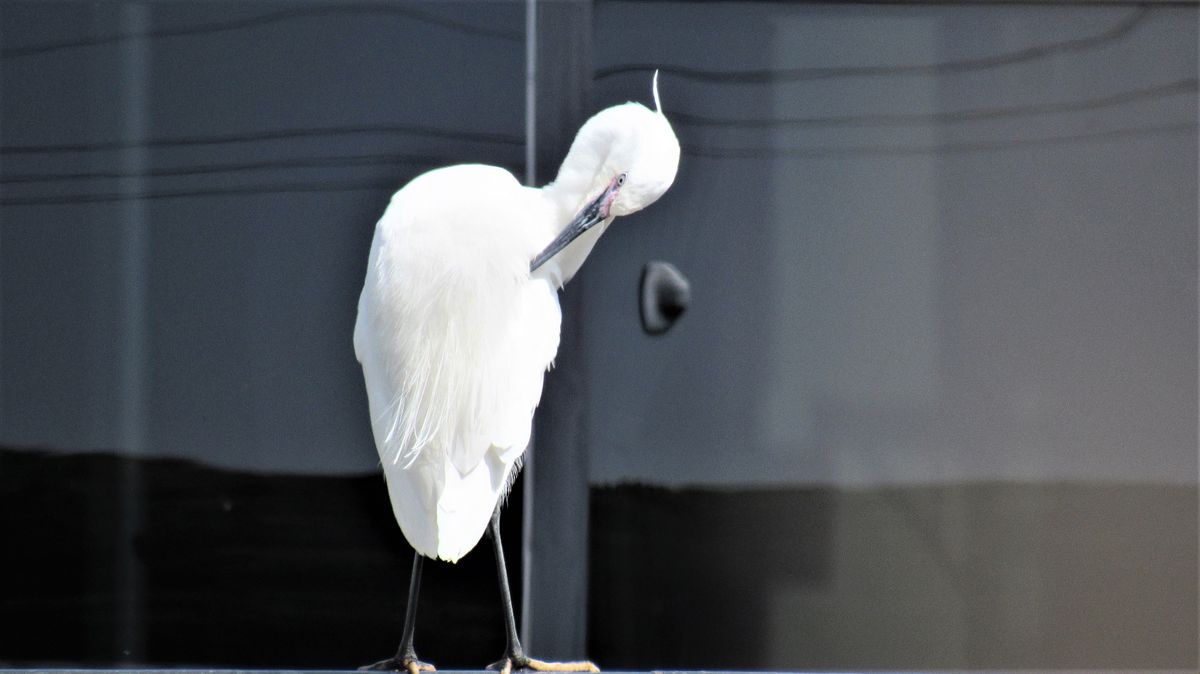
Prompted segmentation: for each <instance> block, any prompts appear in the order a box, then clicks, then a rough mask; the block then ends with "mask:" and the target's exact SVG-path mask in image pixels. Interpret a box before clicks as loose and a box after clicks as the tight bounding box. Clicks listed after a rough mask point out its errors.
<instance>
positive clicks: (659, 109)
mask: <svg viewBox="0 0 1200 674" xmlns="http://www.w3.org/2000/svg"><path fill="white" fill-rule="evenodd" d="M653 89H654V109H655V111H657V112H658V114H660V115H661V114H663V111H662V101H660V100H658V68H655V69H654V85H653Z"/></svg>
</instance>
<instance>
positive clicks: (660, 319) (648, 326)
mask: <svg viewBox="0 0 1200 674" xmlns="http://www.w3.org/2000/svg"><path fill="white" fill-rule="evenodd" d="M640 295H641V305H642V329H643V330H645V331H646V334H648V335H661V334H663V333H664V332H666V331H667V330H670V329H671V326H672V325H675V321H677V320H679V317H680V316H682V315H683V312H684V311H686V310H687V308H688V303H689V302H691V300H692V289H691V285H690V284H689V283H688V280H687V277H685V276H684V275H683V274H682V273H680V271H679V270H678V269H676V268H675V265H673V264H671V263H670V262H662V261H659V260H653V261H651V262H647V263H646V266H645V267H644V268H643V269H642V289H641V293H640Z"/></svg>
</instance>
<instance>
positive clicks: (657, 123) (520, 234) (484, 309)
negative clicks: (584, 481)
mask: <svg viewBox="0 0 1200 674" xmlns="http://www.w3.org/2000/svg"><path fill="white" fill-rule="evenodd" d="M657 97H658V95H657V89H656V90H655V100H656V104H657ZM678 161H679V145H678V142H677V141H676V139H675V135H674V133H673V132H672V130H671V127H670V124H669V123H668V122H667V120H666V118H665V117H664V116H663V115H662V112H661V108H660V109H659V111H658V112H654V111H651V110H649V109H647V108H645V107H644V106H642V105H640V104H636V103H627V104H625V105H620V106H616V107H613V108H608V109H607V110H604V111H602V112H600V113H598V114H597V115H596V116H594V117H592V118H591V119H590V120H589V121H588V122H587V123H586V124H585V125H584V126H583V128H582V129H581V130H580V132H579V134H578V135H577V136H576V138H575V141H574V143H573V144H572V146H571V150H570V152H569V153H568V155H567V158H566V160H565V161H564V162H563V165H562V168H561V169H560V171H559V174H558V177H557V179H556V180H555V182H554V183H552V184H550V185H547V186H546V187H544V188H541V189H534V188H528V187H523V186H521V185H520V184H519V183H518V182H517V180H516V179H515V178H514V177H513V176H512V175H511V174H510V173H508V172H507V171H505V170H503V169H500V168H496V167H491V166H482V165H462V166H451V167H448V168H442V169H437V170H434V171H430V172H428V173H425V174H423V175H421V176H418V177H417V178H415V179H413V180H412V181H411V182H410V183H408V184H407V185H406V186H405V187H404V188H403V189H401V190H400V191H399V192H397V193H396V194H395V195H394V196H393V197H392V200H391V203H390V204H389V206H388V208H387V210H386V211H385V212H384V214H383V217H382V218H381V219H380V220H379V223H378V224H377V225H376V228H375V237H374V240H373V241H372V244H371V252H370V257H369V259H368V263H367V275H366V281H365V283H364V285H363V290H362V295H361V297H360V298H359V304H358V320H357V323H356V325H355V329H354V350H355V354H356V355H357V357H358V360H359V362H360V363H362V366H363V376H364V378H365V380H366V386H367V397H368V399H369V403H370V413H371V427H372V430H373V432H374V437H375V444H376V447H377V449H378V450H379V457H380V462H381V463H382V465H383V469H384V474H385V476H386V478H387V484H388V491H389V494H390V496H391V502H392V508H393V511H394V512H395V516H396V521H397V522H398V523H399V524H400V528H401V530H402V531H403V532H404V535H405V537H406V538H407V539H408V541H409V543H410V544H412V546H413V548H414V549H415V550H416V551H417V552H418V553H420V554H422V555H424V556H426V557H431V558H440V559H444V560H448V561H457V560H458V559H460V558H461V557H462V556H463V555H465V554H466V553H467V552H469V551H470V550H471V549H472V548H473V547H475V545H476V543H478V542H479V539H480V538H481V537H482V535H483V532H484V531H485V529H486V528H487V525H488V522H489V519H490V517H491V515H492V512H493V510H494V509H495V508H496V504H497V502H498V501H499V499H500V498H502V497H503V496H504V494H505V493H506V491H507V489H508V487H509V485H510V483H511V481H512V479H513V478H514V477H515V473H516V470H517V467H518V463H519V461H520V458H521V455H522V453H523V452H524V451H525V447H526V445H527V444H528V442H529V435H530V428H531V419H532V415H533V410H534V408H535V407H536V405H537V403H538V400H539V398H540V397H541V393H542V378H543V374H544V372H545V371H546V369H547V368H548V367H549V366H550V364H551V363H552V361H553V360H554V355H555V353H556V351H557V349H558V340H559V325H560V319H561V313H560V310H559V305H558V296H557V290H558V288H559V287H561V285H562V284H563V283H565V282H566V281H568V280H569V279H570V278H571V277H572V276H573V275H574V274H575V272H576V271H577V270H578V268H579V266H580V265H581V264H582V263H583V260H584V258H586V257H587V254H588V253H589V252H590V251H591V249H592V246H593V245H595V243H596V240H597V239H598V238H599V237H600V235H601V234H602V233H603V231H604V229H605V228H606V227H607V226H608V224H609V223H610V222H611V221H612V217H613V216H615V215H625V214H628V213H632V212H634V211H636V210H638V209H640V208H642V207H644V206H646V205H648V204H649V203H652V202H653V201H654V200H656V199H657V198H658V197H659V196H661V195H662V193H663V192H665V191H666V189H667V188H668V187H669V186H670V185H671V183H672V181H673V180H674V178H675V170H676V167H677V165H678ZM618 178H619V180H618ZM598 195H599V196H598ZM606 195H607V196H606ZM598 198H599V199H601V201H603V202H604V203H603V204H602V209H603V212H602V213H601V214H600V215H601V216H602V217H601V221H600V222H598V224H596V225H595V226H594V227H592V228H590V229H588V230H587V231H585V232H583V233H582V234H580V235H578V237H577V238H575V239H574V240H573V241H571V242H570V243H569V244H568V245H566V247H565V248H564V249H562V250H561V252H558V253H557V254H556V255H554V256H553V257H551V258H550V259H549V260H548V261H547V262H546V263H545V264H544V265H543V266H541V267H540V268H539V269H537V271H535V272H533V273H531V272H530V261H531V260H533V259H534V258H535V257H537V256H538V254H539V253H540V252H542V251H544V250H545V249H546V248H547V246H548V245H550V244H551V242H552V241H555V240H556V237H559V235H560V234H561V233H562V232H563V231H564V228H566V227H569V226H571V225H572V224H574V223H575V222H577V221H578V220H579V217H577V216H576V214H577V213H578V214H580V216H582V214H581V213H580V211H581V210H582V209H584V208H585V207H586V206H587V205H588V204H589V202H590V201H591V202H594V201H595V200H596V199H598ZM573 218H574V220H573ZM548 451H553V450H552V449H550V450H548Z"/></svg>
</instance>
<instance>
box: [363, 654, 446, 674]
mask: <svg viewBox="0 0 1200 674" xmlns="http://www.w3.org/2000/svg"><path fill="white" fill-rule="evenodd" d="M358 671H360V672H401V673H406V674H420V673H421V672H436V671H437V667H434V666H433V665H431V664H429V663H428V662H421V661H420V660H418V659H416V658H415V657H407V658H400V657H391V658H388V659H387V660H380V661H379V662H376V663H375V664H373V665H367V666H365V667H359V668H358Z"/></svg>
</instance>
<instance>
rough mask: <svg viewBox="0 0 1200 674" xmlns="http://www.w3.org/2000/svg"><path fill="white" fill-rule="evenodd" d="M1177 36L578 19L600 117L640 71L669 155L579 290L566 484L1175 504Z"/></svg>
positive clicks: (753, 12)
mask: <svg viewBox="0 0 1200 674" xmlns="http://www.w3.org/2000/svg"><path fill="white" fill-rule="evenodd" d="M681 14H686V15H687V16H688V17H689V20H688V21H686V22H680V21H678V17H679V16H680V15H681ZM1195 19H1196V12H1195V9H1194V8H1184V7H1176V8H1170V7H1164V8H1155V9H1151V10H1142V9H1139V8H1137V7H1126V6H1118V7H1097V6H1080V5H1074V6H1060V7H1029V6H945V5H942V6H936V7H931V6H911V5H907V6H897V7H881V6H839V7H832V6H828V5H778V4H770V3H767V4H761V5H752V6H748V7H742V6H737V7H735V6H732V5H724V4H712V5H688V4H686V3H685V4H682V5H680V4H672V3H651V4H638V3H619V2H614V3H601V4H600V5H598V6H597V12H596V26H597V27H596V50H597V52H596V53H597V56H596V62H597V68H598V79H597V88H596V97H597V101H596V104H597V106H598V107H599V106H603V105H607V104H611V103H614V102H618V101H621V100H627V99H634V100H640V101H644V102H647V103H649V100H650V99H649V85H648V80H649V71H648V68H642V69H641V70H637V71H633V72H629V71H627V70H621V69H619V68H618V66H623V65H628V64H653V65H656V66H661V67H662V68H663V74H662V77H661V80H660V83H659V84H660V88H661V93H662V99H663V104H664V107H665V108H666V112H667V115H668V117H672V115H674V119H675V126H676V129H677V131H678V133H679V136H680V138H681V139H682V142H683V145H684V156H683V159H682V161H681V166H680V171H679V177H678V179H677V181H676V184H675V186H674V187H673V188H672V189H671V191H670V192H668V193H667V195H666V196H665V197H663V199H662V200H661V201H660V202H659V203H657V204H655V205H654V206H653V207H651V208H649V209H647V211H646V212H644V213H641V214H638V215H637V216H636V217H634V218H630V219H629V221H628V222H618V223H617V224H616V225H615V226H614V227H613V229H612V230H611V231H610V232H609V234H608V235H607V236H606V237H605V240H604V241H603V243H602V244H601V245H600V246H599V247H598V249H597V251H596V253H595V254H594V255H593V259H591V260H589V263H588V266H587V268H586V270H585V271H584V272H583V273H584V274H586V276H585V283H586V286H585V287H586V292H587V296H586V298H585V303H586V305H587V307H588V311H587V314H586V319H585V320H586V324H585V333H586V334H587V338H588V341H589V344H591V345H594V347H593V348H590V349H589V350H588V355H589V359H588V362H587V368H588V370H589V371H591V372H596V373H603V376H597V377H595V379H594V381H593V404H592V405H590V407H589V409H590V410H591V417H590V419H589V423H588V428H589V429H590V433H591V436H590V438H589V444H590V446H591V447H592V452H591V454H590V456H591V458H592V464H591V479H592V480H593V481H594V482H596V483H614V482H620V481H648V482H654V483H664V484H675V485H678V484H721V485H735V484H736V485H753V484H764V483H772V484H779V483H818V484H822V483H831V484H837V485H873V484H881V483H884V484H886V483H930V482H932V483H940V482H956V481H961V480H1030V481H1042V480H1049V481H1053V480H1116V481H1134V482H1139V481H1150V482H1171V483H1183V484H1195V480H1196V475H1197V457H1196V447H1197V433H1196V414H1195V412H1196V409H1197V394H1196V377H1197V367H1196V363H1197V360H1196V306H1197V295H1196V223H1197V191H1196V190H1197V187H1196V186H1197V163H1196V139H1197V136H1196V116H1197V106H1196V81H1197V80H1196V77H1197V52H1196V44H1197V30H1196V20H1195ZM731 121H742V122H743V123H742V124H730V123H729V122H731ZM652 258H663V259H667V260H670V261H672V262H674V263H675V264H677V265H678V266H679V268H680V269H681V270H683V271H684V273H685V274H687V275H689V277H690V278H691V280H692V282H693V285H694V295H695V302H694V305H693V308H692V309H691V310H690V311H689V313H688V314H686V315H685V316H684V318H683V319H682V320H681V322H680V323H679V324H678V326H677V327H676V328H675V329H674V331H672V332H671V333H669V334H668V335H667V336H665V337H663V338H659V339H652V338H648V337H645V336H644V335H642V334H641V331H640V328H639V325H638V323H637V319H636V314H635V301H636V300H635V298H636V284H637V279H638V276H639V270H640V269H641V266H642V265H643V264H644V263H645V262H646V261H647V260H649V259H652Z"/></svg>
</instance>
